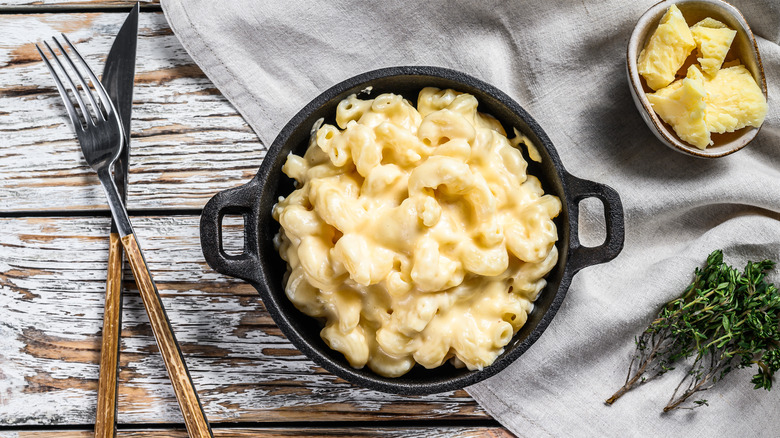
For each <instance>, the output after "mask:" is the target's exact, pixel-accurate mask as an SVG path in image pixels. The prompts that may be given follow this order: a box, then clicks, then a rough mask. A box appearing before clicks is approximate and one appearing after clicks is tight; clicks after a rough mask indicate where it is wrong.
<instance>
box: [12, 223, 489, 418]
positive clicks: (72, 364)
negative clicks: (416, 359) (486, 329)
mask: <svg viewBox="0 0 780 438" xmlns="http://www.w3.org/2000/svg"><path fill="white" fill-rule="evenodd" d="M228 223H229V225H228V226H227V227H226V230H225V246H226V249H227V250H228V251H229V252H230V251H235V250H236V249H239V250H240V248H241V247H242V244H243V241H242V239H241V233H240V230H238V229H237V226H236V225H234V224H236V223H240V221H235V220H234V221H232V222H231V221H230V220H228ZM198 224H199V218H198V217H194V216H177V217H136V218H134V226H135V230H136V233H137V234H138V239H139V241H141V242H142V244H143V248H144V254H145V255H146V260H147V262H148V264H149V267H150V270H151V272H152V273H153V274H154V276H155V280H156V282H157V286H158V289H159V292H160V294H161V296H162V299H163V301H164V303H165V307H166V310H167V312H168V316H169V317H170V320H171V322H172V324H173V327H174V330H175V332H176V335H177V338H178V341H179V343H180V345H181V348H182V351H183V353H184V356H185V357H186V360H187V364H188V366H189V371H190V373H191V375H192V378H193V380H194V382H195V385H196V387H197V388H198V391H199V394H200V397H201V401H202V402H203V406H204V409H205V410H206V414H207V415H208V418H209V419H210V420H211V422H212V424H213V423H218V422H239V421H250V422H290V421H301V422H315V423H316V422H319V421H353V420H360V421H381V420H428V419H444V420H449V419H461V420H468V419H479V420H485V419H489V416H488V415H487V414H486V413H485V412H484V411H483V410H482V409H481V408H479V407H478V405H477V404H476V402H474V401H473V399H471V398H470V397H469V396H468V394H466V392H465V391H456V392H453V393H446V394H439V395H431V396H424V397H406V396H396V395H390V394H384V393H379V392H374V391H370V390H367V389H363V388H358V387H355V386H352V385H350V384H348V383H347V382H345V381H343V380H341V379H338V378H336V377H335V376H333V375H331V374H329V373H327V372H326V371H324V370H322V369H321V368H319V367H317V366H315V365H314V364H313V363H312V362H311V361H309V360H308V359H307V358H306V357H304V356H303V355H302V354H301V353H300V352H298V351H297V350H296V349H295V348H294V347H293V346H292V345H291V344H290V343H289V342H288V341H287V340H286V339H285V338H284V336H283V335H282V334H281V332H280V330H279V329H278V328H277V327H276V326H275V325H274V323H273V321H272V320H271V318H270V316H269V315H268V313H267V312H266V311H265V309H264V307H263V304H262V301H261V300H260V298H259V296H258V294H257V292H256V291H255V290H254V289H253V288H252V287H251V286H249V285H248V284H246V283H244V282H241V281H239V280H235V279H231V278H227V277H225V276H222V275H220V274H218V273H216V272H214V271H212V270H211V269H210V268H209V267H208V266H207V265H206V263H205V261H204V259H203V255H202V252H201V249H200V242H199V231H198ZM108 233H109V219H108V218H107V217H105V218H104V217H99V218H95V217H71V218H48V217H44V218H6V219H0V309H2V310H0V315H1V317H0V425H6V426H8V425H42V424H92V423H93V422H94V420H95V407H96V390H97V377H98V360H99V349H100V328H101V325H102V312H103V302H104V298H103V297H104V291H105V281H106V262H107V258H108ZM125 276H126V278H129V272H127V268H126V272H125ZM125 286H126V289H125V291H124V295H125V296H124V307H123V313H122V320H123V327H122V340H121V353H120V357H119V361H120V372H119V378H118V379H119V392H118V395H119V413H118V421H119V422H120V423H122V424H132V423H135V424H138V423H144V424H150V423H158V422H159V423H182V418H181V414H180V413H179V409H178V406H177V404H176V401H175V398H174V395H173V391H172V389H171V386H170V381H169V380H168V377H167V374H166V371H165V367H164V365H163V363H162V359H161V358H160V355H159V352H158V350H157V346H156V343H155V341H154V338H153V335H152V333H151V330H150V328H149V323H148V320H147V317H146V313H145V311H144V309H143V304H142V302H141V299H140V297H139V294H138V291H137V290H136V289H135V287H133V285H132V283H131V282H126V284H125Z"/></svg>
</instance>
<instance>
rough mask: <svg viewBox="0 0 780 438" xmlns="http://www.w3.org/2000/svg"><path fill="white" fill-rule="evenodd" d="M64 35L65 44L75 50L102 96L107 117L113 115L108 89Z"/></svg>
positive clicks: (96, 89) (101, 99)
mask: <svg viewBox="0 0 780 438" xmlns="http://www.w3.org/2000/svg"><path fill="white" fill-rule="evenodd" d="M60 35H62V38H64V39H65V42H66V43H68V46H69V47H70V49H71V50H73V53H75V54H76V56H77V57H78V58H79V61H81V64H82V65H83V66H84V69H85V70H86V71H87V74H88V75H89V79H90V80H91V81H92V85H94V86H95V91H97V93H98V96H100V101H101V102H103V106H104V107H105V108H106V115H111V113H112V112H113V105H112V103H111V99H110V98H109V97H108V94H107V93H106V89H105V88H103V84H102V83H100V81H98V79H97V77H96V76H95V73H93V72H92V69H91V68H89V65H88V64H87V62H86V61H84V58H83V57H82V56H81V53H79V51H78V50H76V47H74V46H73V43H71V42H70V40H69V39H68V37H67V36H65V34H64V33H63V34H60Z"/></svg>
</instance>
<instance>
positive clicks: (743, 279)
mask: <svg viewBox="0 0 780 438" xmlns="http://www.w3.org/2000/svg"><path fill="white" fill-rule="evenodd" d="M773 266H774V262H772V261H769V260H764V261H762V262H759V263H753V262H748V264H747V266H746V267H745V270H744V272H743V273H742V274H740V273H739V271H738V270H736V269H734V268H732V267H730V266H728V265H726V264H725V263H723V252H722V251H719V250H718V251H714V252H713V253H712V254H710V255H709V257H707V264H706V265H705V267H704V268H703V269H698V268H697V269H696V270H695V271H694V279H693V281H692V282H691V284H690V285H689V286H688V287H687V288H686V289H685V291H684V292H683V294H682V296H680V297H679V298H677V299H675V300H672V301H670V302H669V303H667V304H666V305H665V306H664V307H663V308H662V309H661V311H660V312H659V314H658V316H657V318H656V319H655V320H653V322H652V323H650V325H649V326H648V328H647V329H645V331H644V332H643V333H642V335H640V336H639V337H638V338H637V339H636V350H635V354H634V355H633V357H632V359H631V363H630V364H629V369H628V375H627V377H626V381H625V383H624V385H623V386H622V387H621V388H620V389H619V390H618V391H617V392H616V393H615V394H614V395H613V396H612V397H610V398H609V399H608V400H607V401H606V403H607V404H612V403H614V402H615V400H617V399H618V398H620V397H621V396H622V395H623V394H625V393H626V392H627V391H629V390H631V389H632V388H634V387H636V386H637V385H641V384H643V383H646V382H648V381H650V380H652V379H653V378H655V377H657V376H660V375H662V374H664V373H666V372H667V371H670V370H672V369H674V367H673V365H674V364H675V363H677V362H678V361H680V360H681V359H685V358H689V357H691V356H694V355H695V359H694V362H693V365H692V366H691V367H690V369H689V371H688V373H687V374H686V376H685V377H684V378H683V380H682V381H681V382H680V384H679V385H678V386H677V388H676V389H675V392H674V394H673V395H672V398H671V400H670V401H669V403H668V404H667V406H666V407H665V408H664V412H668V411H670V410H673V409H681V408H684V409H693V408H695V407H700V406H704V405H707V400H695V401H693V402H692V403H690V404H688V405H686V404H685V401H686V400H688V399H689V398H690V397H691V396H692V395H693V394H695V393H697V392H700V391H705V390H707V389H709V388H711V387H712V386H713V385H714V384H715V383H717V382H718V381H720V380H721V379H722V378H723V377H724V376H725V375H726V374H728V373H729V372H731V371H732V370H734V369H738V368H745V367H750V366H752V365H753V364H756V365H758V373H757V374H755V375H754V376H753V380H752V383H753V384H754V387H755V388H756V389H758V388H764V389H766V390H770V389H771V387H772V376H773V375H774V373H775V371H777V370H778V369H780V327H779V324H780V320H779V319H778V314H779V313H780V293H778V289H777V288H776V287H775V286H774V285H772V284H769V283H767V282H766V279H765V277H766V271H768V270H769V269H771V268H772V267H773ZM681 390H682V392H681ZM678 393H679V396H678Z"/></svg>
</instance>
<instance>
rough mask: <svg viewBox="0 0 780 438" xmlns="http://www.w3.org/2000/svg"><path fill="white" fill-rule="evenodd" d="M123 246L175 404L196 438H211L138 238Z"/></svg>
mask: <svg viewBox="0 0 780 438" xmlns="http://www.w3.org/2000/svg"><path fill="white" fill-rule="evenodd" d="M122 246H123V247H124V248H125V255H126V256H127V261H128V263H129V264H130V267H131V269H132V271H133V278H134V279H135V284H136V287H137V288H138V291H139V293H140V295H141V301H143V303H144V308H145V309H146V316H147V317H148V318H149V323H150V326H151V327H152V333H154V338H155V340H156V341H157V348H158V349H159V350H160V355H161V356H162V359H163V363H165V369H166V370H168V377H169V378H170V380H171V385H172V386H173V393H174V394H175V395H176V401H177V402H178V403H179V408H181V413H182V416H183V418H184V425H185V426H186V427H187V432H188V433H189V435H190V436H191V437H193V438H205V437H210V436H212V434H211V428H210V427H209V422H208V420H207V419H206V414H205V413H204V412H203V407H202V406H201V404H200V400H199V399H198V392H197V391H196V390H195V386H194V385H193V383H192V378H191V377H190V373H189V371H188V370H187V363H186V362H185V360H184V356H183V355H182V352H181V349H180V348H179V343H178V342H177V341H176V335H175V334H174V332H173V327H172V326H171V322H170V321H169V320H168V315H166V312H165V308H164V307H163V303H162V299H161V298H160V294H159V293H158V292H157V287H156V286H155V285H154V280H153V279H152V274H151V273H150V272H149V268H148V267H147V265H146V261H145V260H144V255H143V253H141V247H140V246H138V242H137V241H136V239H135V235H134V234H128V235H127V236H124V237H122Z"/></svg>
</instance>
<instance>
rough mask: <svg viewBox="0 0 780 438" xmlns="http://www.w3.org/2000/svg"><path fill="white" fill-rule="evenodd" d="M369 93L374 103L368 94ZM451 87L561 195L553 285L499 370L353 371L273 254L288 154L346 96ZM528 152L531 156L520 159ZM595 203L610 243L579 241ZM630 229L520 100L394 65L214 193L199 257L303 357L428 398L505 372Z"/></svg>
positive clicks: (284, 135)
mask: <svg viewBox="0 0 780 438" xmlns="http://www.w3.org/2000/svg"><path fill="white" fill-rule="evenodd" d="M369 86H370V87H372V88H371V91H370V96H369V95H367V94H366V93H365V92H364V91H363V90H365V89H366V88H367V87H369ZM428 86H433V87H438V88H442V89H444V88H453V89H455V90H457V91H462V92H466V93H470V94H472V95H474V96H476V98H477V100H478V101H479V111H481V112H485V113H488V114H491V115H493V116H494V117H496V118H497V119H498V120H499V121H500V122H501V123H502V124H503V126H504V128H505V130H506V131H507V132H508V133H510V136H511V133H512V132H513V131H512V128H513V127H516V128H517V129H518V130H519V131H521V132H522V133H523V134H525V135H526V136H528V137H529V138H530V139H531V140H532V141H533V142H534V143H535V144H536V145H537V147H538V149H539V152H540V154H541V156H542V162H541V163H535V162H533V161H531V160H529V159H528V157H526V160H527V161H528V163H529V166H528V173H529V174H532V175H535V176H536V177H538V178H539V179H540V180H541V182H542V187H543V188H544V190H545V192H546V193H551V194H554V195H555V196H558V197H559V198H560V199H561V201H562V204H563V210H562V212H561V214H560V215H559V216H558V217H557V218H556V220H555V223H556V226H557V227H558V236H559V240H558V243H557V244H556V245H557V246H558V251H559V254H560V255H559V259H558V264H557V265H556V267H555V268H553V270H552V271H551V272H550V274H549V275H548V277H547V282H548V284H547V287H546V288H545V289H544V290H543V291H542V292H541V294H540V295H539V298H538V299H537V300H536V303H535V307H534V310H533V311H532V312H531V314H530V315H529V316H528V321H527V322H526V324H525V326H523V328H522V329H520V331H518V332H517V333H516V334H515V336H514V338H513V339H512V341H511V342H510V343H509V344H508V345H507V346H506V347H505V351H504V353H503V354H502V355H500V356H499V357H498V358H497V359H496V361H495V362H494V363H493V365H491V366H489V367H486V368H484V369H483V370H481V371H468V370H467V369H465V368H464V369H456V368H455V367H453V366H451V365H449V364H448V363H447V364H445V365H443V366H441V367H438V368H436V369H432V370H428V369H425V368H423V367H421V366H419V365H418V366H416V367H415V368H413V369H412V370H411V371H410V372H409V373H407V374H406V375H404V376H402V377H398V378H387V377H382V376H379V375H377V374H375V373H373V372H372V371H371V370H369V369H368V368H367V367H365V368H363V369H354V368H352V367H350V366H349V364H348V363H347V361H346V359H345V358H344V356H343V355H342V354H341V353H339V352H337V351H334V350H331V349H330V348H328V346H327V345H326V344H325V342H324V341H323V340H322V339H321V338H320V330H321V328H322V325H321V323H320V322H319V321H317V320H316V319H314V318H311V317H309V316H307V315H305V314H303V313H301V312H300V311H298V310H297V309H296V308H295V307H294V306H293V305H292V303H291V302H290V301H289V300H288V299H287V297H286V296H285V293H284V287H283V277H284V274H285V271H286V269H287V267H286V264H285V262H284V261H283V260H282V259H281V258H280V257H279V254H278V253H277V252H276V250H275V249H274V245H273V237H274V235H275V234H276V233H277V232H278V231H279V224H278V223H277V222H276V221H274V220H273V218H272V217H271V208H272V206H273V205H274V203H275V202H276V201H277V199H278V197H279V196H286V195H288V194H289V193H291V192H292V191H293V185H292V180H290V179H289V178H287V177H286V176H285V175H284V174H282V173H281V167H282V165H283V164H284V162H285V160H286V158H287V155H288V154H289V153H290V152H293V153H296V154H298V155H303V153H304V151H305V150H306V148H307V146H308V143H309V133H310V130H311V127H312V125H313V124H314V122H315V121H316V120H317V119H319V118H321V117H322V118H324V119H325V123H331V124H334V125H335V122H334V118H335V114H336V106H337V105H338V103H339V102H340V101H341V100H342V99H344V98H346V97H347V96H349V95H350V94H353V93H357V94H358V95H360V94H361V93H363V97H364V98H373V97H375V96H378V95H380V94H382V93H386V92H392V93H396V94H402V95H403V96H404V97H405V98H406V99H408V100H409V101H411V102H412V103H413V104H415V103H416V100H417V93H418V92H419V91H420V90H421V89H422V88H424V87H428ZM524 154H525V152H524ZM589 197H595V198H597V199H599V200H601V202H602V203H603V205H604V212H605V217H606V233H607V237H606V241H605V242H604V244H602V245H600V246H597V247H585V246H582V245H581V244H580V242H579V239H578V237H577V227H578V205H579V202H580V201H581V200H583V199H585V198H589ZM226 214H233V215H243V217H244V251H243V253H242V254H240V255H228V254H226V253H225V251H224V249H223V247H222V233H221V229H222V218H223V216H224V215H226ZM623 237H624V223H623V207H622V204H621V202H620V197H619V196H618V194H617V192H616V191H615V190H613V189H612V188H610V187H608V186H606V185H603V184H599V183H595V182H592V181H586V180H582V179H579V178H577V177H574V176H572V175H571V174H569V173H568V172H566V170H565V169H564V167H563V164H561V161H560V158H558V154H557V153H556V151H555V148H554V147H553V145H552V143H551V142H550V139H549V138H548V137H547V135H546V134H545V132H544V130H542V128H541V127H540V126H539V125H538V124H537V123H536V121H534V119H533V118H532V117H531V116H530V115H528V113H526V112H525V110H523V108H521V107H520V105H518V104H517V103H516V102H515V101H514V100H512V99H511V98H509V96H507V95H506V94H504V93H503V92H501V91H499V90H498V89H496V88H494V87H493V86H491V85H489V84H487V83H485V82H482V81H480V80H478V79H475V78H473V77H471V76H468V75H466V74H463V73H460V72H457V71H453V70H448V69H443V68H437V67H392V68H385V69H381V70H375V71H371V72H368V73H364V74H361V75H359V76H355V77H353V78H350V79H347V80H345V81H344V82H341V83H339V84H337V85H335V86H333V87H332V88H330V89H329V90H327V91H325V92H324V93H322V94H321V95H319V96H318V97H317V98H316V99H314V100H313V101H311V102H310V103H309V104H308V105H306V107H305V108H303V109H302V110H301V111H300V112H299V113H298V114H296V115H295V117H293V118H292V120H290V122H289V123H287V125H286V126H285V127H284V129H282V131H281V133H280V134H279V136H278V137H277V138H276V140H275V141H274V143H273V144H272V145H271V148H270V149H269V151H268V153H267V154H266V156H265V159H264V161H263V163H262V165H261V166H260V170H259V171H258V172H257V175H256V176H255V177H254V178H253V179H252V180H251V181H249V182H248V183H246V184H244V185H243V186H240V187H236V188H233V189H229V190H225V191H223V192H220V193H217V194H216V195H215V196H214V197H213V198H212V199H211V200H210V201H209V202H208V203H207V204H206V206H205V207H204V209H203V215H202V216H201V222H200V238H201V245H202V246H203V254H204V256H205V257H206V261H207V262H208V263H209V265H210V266H211V267H212V268H214V269H215V270H217V271H218V272H221V273H223V274H226V275H230V276H233V277H238V278H242V279H244V280H246V281H248V282H249V283H251V284H252V285H253V286H254V287H255V289H257V291H258V292H259V293H260V296H261V297H262V299H263V303H264V304H265V307H266V308H267V309H268V312H269V313H270V314H271V316H272V317H273V319H274V321H275V322H276V324H277V325H278V326H279V328H281V330H282V332H283V333H284V334H285V335H286V336H287V338H288V339H289V340H290V341H291V342H292V343H293V344H294V345H295V346H296V347H297V348H298V349H299V350H301V351H302V352H303V353H304V354H306V355H307V356H308V357H310V358H311V359H312V360H313V361H314V362H316V363H317V364H318V365H320V366H322V367H323V368H325V369H326V370H328V371H330V372H331V373H333V374H335V375H337V376H339V377H341V378H343V379H346V380H348V381H350V382H353V383H355V384H359V385H362V386H365V387H368V388H371V389H375V390H379V391H385V392H392V393H399V394H430V393H436V392H444V391H451V390H455V389H459V388H463V387H465V386H469V385H472V384H474V383H477V382H479V381H481V380H483V379H486V378H488V377H490V376H492V375H494V374H496V373H497V372H499V371H501V370H502V369H504V368H505V367H506V366H507V365H509V364H510V363H511V362H513V361H514V360H515V359H517V358H518V357H519V356H520V355H521V354H523V352H525V351H526V350H527V349H528V348H529V347H530V346H531V344H533V343H534V342H535V341H536V340H537V339H539V336H541V334H542V332H543V331H544V329H545V328H546V327H547V325H548V324H550V321H551V320H552V319H553V317H554V316H555V313H556V312H557V311H558V308H559V307H560V305H561V302H563V298H564V297H565V296H566V291H567V289H568V288H569V284H571V279H572V276H574V274H575V273H577V272H578V271H579V270H580V269H582V268H584V267H586V266H590V265H595V264H598V263H604V262H607V261H609V260H612V259H613V258H615V257H616V256H617V255H618V253H620V250H621V249H622V248H623Z"/></svg>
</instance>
